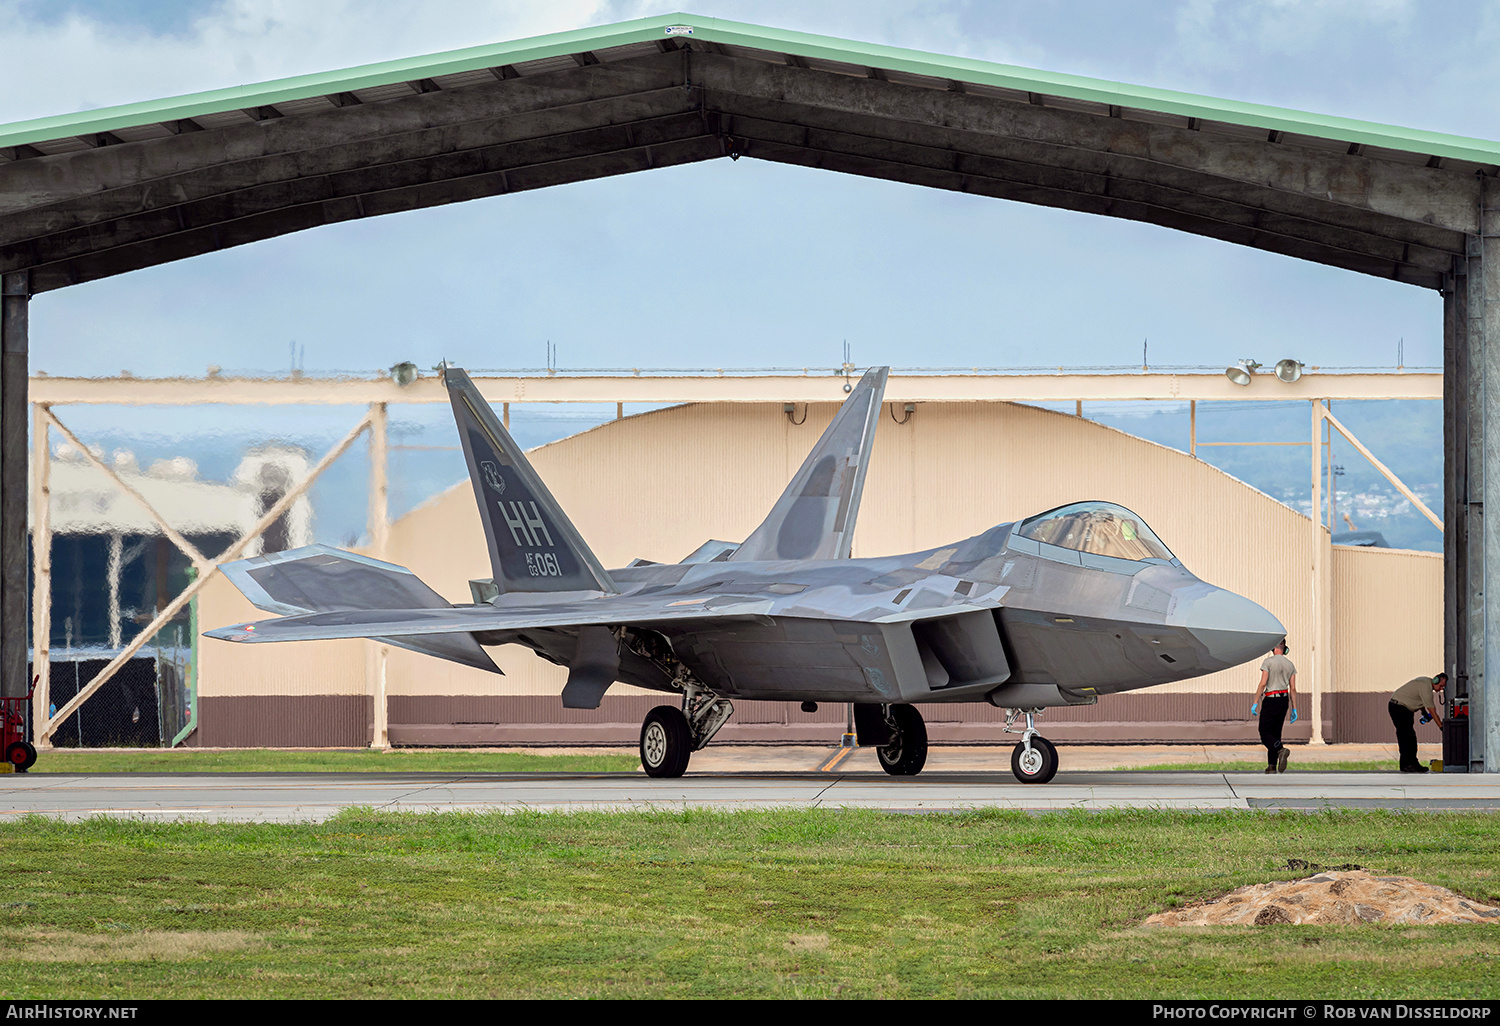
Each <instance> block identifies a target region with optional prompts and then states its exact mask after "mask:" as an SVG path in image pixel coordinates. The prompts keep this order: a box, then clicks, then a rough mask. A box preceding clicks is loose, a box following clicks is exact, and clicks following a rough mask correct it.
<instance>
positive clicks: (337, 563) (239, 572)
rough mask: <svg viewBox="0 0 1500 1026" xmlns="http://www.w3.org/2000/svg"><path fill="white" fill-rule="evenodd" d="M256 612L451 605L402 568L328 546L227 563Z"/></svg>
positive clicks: (232, 578)
mask: <svg viewBox="0 0 1500 1026" xmlns="http://www.w3.org/2000/svg"><path fill="white" fill-rule="evenodd" d="M223 570H224V576H225V577H228V578H229V580H230V581H231V582H232V583H233V584H234V586H235V587H236V588H238V589H240V592H241V593H242V594H243V595H244V596H245V597H246V598H247V599H249V600H250V602H251V603H252V604H253V605H254V606H255V607H256V608H257V609H264V610H265V611H266V612H268V613H282V614H285V615H288V616H291V615H295V614H297V613H316V612H322V611H325V610H335V609H447V608H448V607H449V606H450V605H451V604H452V603H450V602H449V601H448V600H447V599H445V598H443V596H441V595H439V594H438V593H437V592H435V591H433V590H432V589H431V588H429V587H427V585H425V584H423V583H422V581H421V579H420V578H418V577H417V575H416V574H414V573H412V572H411V571H410V570H408V569H406V567H404V566H397V565H396V564H394V563H384V562H381V561H380V560H378V559H371V558H370V557H369V556H361V555H360V554H359V553H357V552H345V551H344V550H342V549H335V548H331V547H330V546H327V545H307V546H304V547H303V548H300V549H290V550H288V551H286V552H276V553H272V554H271V555H268V556H252V557H251V558H249V559H241V560H237V561H236V562H233V563H228V564H225V566H224V567H223Z"/></svg>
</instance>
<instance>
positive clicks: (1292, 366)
mask: <svg viewBox="0 0 1500 1026" xmlns="http://www.w3.org/2000/svg"><path fill="white" fill-rule="evenodd" d="M1302 367H1303V364H1302V361H1301V360H1292V359H1286V360H1278V361H1277V362H1276V376H1277V377H1278V378H1280V379H1281V380H1282V381H1284V382H1286V383H1287V384H1288V385H1290V384H1291V383H1292V382H1294V381H1296V380H1297V379H1298V378H1300V377H1301V376H1302Z"/></svg>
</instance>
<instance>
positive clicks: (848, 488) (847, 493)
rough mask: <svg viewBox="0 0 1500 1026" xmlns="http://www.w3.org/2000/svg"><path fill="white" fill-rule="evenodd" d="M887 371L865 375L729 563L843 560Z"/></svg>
mask: <svg viewBox="0 0 1500 1026" xmlns="http://www.w3.org/2000/svg"><path fill="white" fill-rule="evenodd" d="M889 373H890V368H889V367H873V368H871V369H870V370H867V371H865V376H864V377H862V378H860V379H859V384H858V385H855V386H854V391H852V392H850V393H849V398H847V399H845V400H844V405H843V406H841V407H839V412H838V413H836V414H835V415H834V417H833V423H831V424H829V425H828V430H827V431H824V432H823V437H822V438H820V439H818V444H817V445H815V446H813V451H812V452H811V453H809V454H808V457H807V460H806V462H804V463H803V464H802V469H801V470H798V471H797V474H796V476H795V477H793V478H792V483H791V484H789V485H787V487H786V491H784V492H782V493H781V498H779V499H777V500H776V505H775V506H773V507H772V508H771V515H770V516H768V517H766V519H765V523H763V524H761V525H760V526H759V527H757V528H756V529H755V532H754V533H753V534H751V535H750V537H749V538H746V539H745V543H744V544H743V545H741V546H740V547H739V548H738V549H736V550H735V553H734V555H732V556H730V557H729V558H730V560H731V561H745V560H755V561H763V560H780V559H848V558H849V547H850V545H851V544H852V543H853V541H854V521H855V518H856V517H857V516H858V514H859V499H860V495H861V494H862V493H863V492H864V488H865V471H866V470H867V469H868V468H869V461H870V445H871V443H872V442H873V441H874V439H875V425H876V422H877V421H878V420H879V418H880V401H881V399H882V398H884V396H885V380H886V376H887V375H888V374H889Z"/></svg>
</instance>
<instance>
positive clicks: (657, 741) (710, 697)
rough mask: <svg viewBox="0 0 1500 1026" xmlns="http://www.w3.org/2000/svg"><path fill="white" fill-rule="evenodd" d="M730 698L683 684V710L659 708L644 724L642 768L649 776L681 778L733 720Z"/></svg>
mask: <svg viewBox="0 0 1500 1026" xmlns="http://www.w3.org/2000/svg"><path fill="white" fill-rule="evenodd" d="M733 712H734V706H733V705H732V704H730V702H729V700H728V699H725V698H719V697H718V696H717V695H714V694H713V693H711V692H709V691H706V690H704V689H703V687H702V685H699V684H696V683H693V682H691V681H684V682H683V684H682V708H681V709H678V708H676V707H674V706H670V705H659V706H657V707H656V708H655V709H652V710H651V711H650V712H648V713H647V714H646V721H645V722H644V723H642V724H641V767H642V768H643V769H644V770H645V771H646V775H647V776H648V777H680V776H682V775H683V774H684V773H685V772H687V767H688V759H689V758H690V757H691V756H692V754H693V753H694V752H696V751H697V750H698V749H700V748H702V747H704V746H705V745H707V744H708V743H709V742H710V741H712V740H713V736H714V735H715V734H717V733H718V732H719V728H720V727H722V726H724V724H725V723H727V722H728V721H729V716H730V714H731V713H733Z"/></svg>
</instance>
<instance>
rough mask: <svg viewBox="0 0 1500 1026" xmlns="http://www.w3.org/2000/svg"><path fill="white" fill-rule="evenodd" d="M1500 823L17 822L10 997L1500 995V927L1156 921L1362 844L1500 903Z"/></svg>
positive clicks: (1020, 818) (723, 817)
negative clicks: (1179, 924)
mask: <svg viewBox="0 0 1500 1026" xmlns="http://www.w3.org/2000/svg"><path fill="white" fill-rule="evenodd" d="M1496 826H1497V821H1496V819H1495V817H1493V816H1490V815H1481V814H1427V813H1392V812H1342V811H1341V812H1328V813H1318V814H1300V813H1299V814H1273V813H1257V812H1248V813H1247V812H1233V813H1230V812H1224V813H1188V812H1163V811H1119V812H1101V813H1058V814H1046V815H1027V814H1023V813H1015V812H1002V811H988V812H974V813H966V814H958V815H946V814H943V815H898V814H889V813H881V812H875V811H860V810H843V811H840V810H811V811H795V812H742V813H718V812H707V811H690V812H686V813H673V814H669V813H665V812H662V813H632V814H602V813H599V814H596V813H576V814H571V815H568V814H518V815H500V814H494V815H473V814H451V815H425V816H418V815H399V814H385V813H379V814H377V813H373V812H369V811H354V812H349V813H345V814H343V815H341V816H339V817H337V818H336V819H334V820H331V821H329V822H328V823H326V824H322V825H306V826H286V825H217V826H206V825H193V824H147V823H139V822H120V821H107V820H96V821H92V822H88V823H82V824H72V825H70V824H62V823H57V822H53V821H49V820H43V819H36V818H32V819H27V820H22V821H19V822H10V823H5V824H0V865H3V871H4V873H5V880H6V882H7V886H6V888H5V892H4V899H3V900H0V925H3V927H4V930H5V935H6V937H7V938H8V939H9V943H8V951H7V957H6V958H5V959H3V960H0V997H4V998H27V999H34V998H49V997H51V998H84V997H101V998H117V999H127V998H129V999H139V998H167V997H182V998H187V997H218V998H235V997H301V998H323V997H339V998H348V997H374V998H380V997H428V998H432V997H470V998H479V997H522V998H524V997H767V998H769V997H864V998H918V997H1028V998H1054V997H1121V998H1168V997H1177V998H1229V997H1238V998H1273V997H1299V998H1300V997H1313V996H1316V997H1319V998H1395V997H1408V998H1416V997H1427V998H1437V997H1449V998H1478V997H1483V998H1489V999H1494V998H1496V997H1500V973H1497V969H1500V927H1497V926H1423V927H1413V926H1379V925H1373V926H1371V925H1365V926H1357V927H1356V926H1324V927H1312V926H1297V927H1292V926H1278V927H1258V928H1257V927H1235V928H1203V929H1194V930H1167V929H1152V930H1147V929H1144V928H1142V927H1140V926H1139V925H1138V924H1139V923H1140V922H1141V920H1143V919H1144V918H1145V917H1146V916H1147V915H1150V914H1151V913H1154V912H1157V911H1161V910H1163V909H1166V908H1172V907H1177V906H1180V905H1182V904H1185V903H1189V902H1193V901H1198V900H1200V899H1205V898H1210V897H1214V896H1217V895H1219V894H1222V893H1224V892H1225V891H1228V890H1231V889H1233V888H1235V887H1238V886H1241V885H1243V884H1247V883H1256V882H1262V881H1267V880H1274V879H1291V878H1294V877H1296V876H1299V875H1302V874H1299V873H1297V872H1295V871H1293V870H1290V869H1288V868H1287V860H1288V859H1291V858H1296V859H1303V860H1306V861H1308V862H1313V863H1319V864H1323V865H1337V864H1343V863H1358V864H1359V865H1362V866H1364V867H1366V868H1367V869H1370V870H1372V871H1375V872H1379V873H1382V874H1392V875H1409V876H1414V877H1417V878H1419V879H1422V880H1425V881H1427V882H1430V883H1434V884H1439V885H1442V886H1447V887H1451V888H1453V889H1455V890H1457V891H1459V892H1461V893H1463V894H1465V895H1467V896H1469V897H1470V898H1473V899H1477V900H1479V901H1483V902H1487V903H1500V875H1497V871H1500V830H1497V829H1496Z"/></svg>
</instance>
